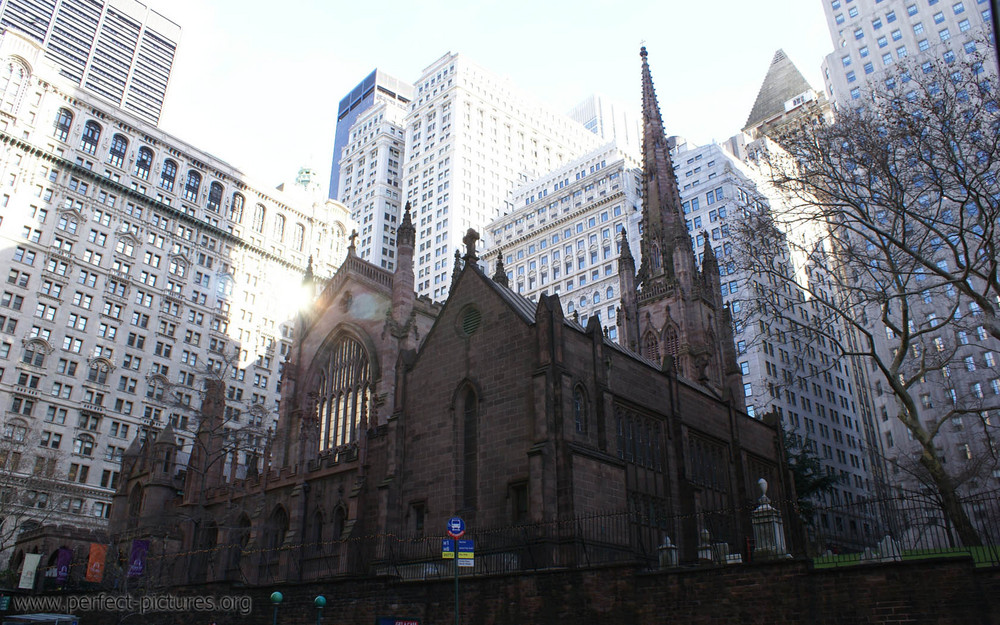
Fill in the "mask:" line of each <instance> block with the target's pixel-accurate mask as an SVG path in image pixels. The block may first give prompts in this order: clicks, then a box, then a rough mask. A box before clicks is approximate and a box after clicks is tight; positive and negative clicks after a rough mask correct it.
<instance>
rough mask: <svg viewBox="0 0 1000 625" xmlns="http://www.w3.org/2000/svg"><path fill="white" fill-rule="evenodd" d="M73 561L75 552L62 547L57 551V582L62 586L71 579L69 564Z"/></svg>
mask: <svg viewBox="0 0 1000 625" xmlns="http://www.w3.org/2000/svg"><path fill="white" fill-rule="evenodd" d="M72 561H73V550H72V549H66V548H65V547H60V548H59V550H58V551H56V581H57V582H59V583H60V584H61V583H63V582H65V581H66V580H67V579H69V563H70V562H72Z"/></svg>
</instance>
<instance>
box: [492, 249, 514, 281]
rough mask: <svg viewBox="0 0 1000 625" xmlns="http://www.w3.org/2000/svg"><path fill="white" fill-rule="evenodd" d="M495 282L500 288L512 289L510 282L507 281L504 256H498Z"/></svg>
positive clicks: (494, 275) (494, 276) (494, 274)
mask: <svg viewBox="0 0 1000 625" xmlns="http://www.w3.org/2000/svg"><path fill="white" fill-rule="evenodd" d="M493 281H494V282H496V283H497V284H499V285H500V286H505V287H508V288H510V281H509V280H508V279H507V269H506V268H505V267H504V266H503V256H497V268H496V271H495V272H494V273H493Z"/></svg>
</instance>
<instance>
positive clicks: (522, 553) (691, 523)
mask: <svg viewBox="0 0 1000 625" xmlns="http://www.w3.org/2000/svg"><path fill="white" fill-rule="evenodd" d="M772 503H773V505H774V507H775V508H778V509H780V510H798V508H797V506H794V505H792V504H791V503H790V502H789V505H787V506H785V505H780V504H779V503H778V502H772ZM963 506H964V507H965V509H966V510H967V512H968V514H969V516H970V519H972V521H973V523H974V525H975V527H976V530H977V532H978V534H979V537H980V542H981V543H982V544H981V545H977V546H967V545H962V544H961V542H960V541H959V540H958V537H957V535H956V533H955V531H954V529H953V528H952V527H950V525H949V523H948V522H947V520H946V519H945V517H944V515H943V514H942V513H941V510H940V508H939V507H937V506H935V505H934V504H933V501H931V500H930V499H928V498H921V497H914V496H907V497H896V498H889V499H882V500H869V501H863V502H854V503H852V504H849V505H842V506H829V507H817V508H814V509H812V511H811V515H810V518H809V519H802V522H801V523H795V522H789V521H792V520H791V519H787V518H786V519H785V532H786V535H787V539H788V542H787V545H788V547H789V549H791V550H793V551H794V553H792V555H794V556H799V557H802V556H809V557H812V558H813V561H814V563H815V564H816V566H818V567H828V566H844V565H852V564H859V563H864V562H876V561H894V560H905V559H911V558H920V557H937V556H941V555H964V556H971V557H972V558H973V559H974V560H975V562H976V564H977V566H1000V492H994V493H986V494H982V495H977V496H976V497H970V498H968V499H966V500H965V501H964V502H963ZM752 510H753V508H752V507H750V506H748V507H744V508H739V509H728V510H717V511H711V512H702V513H698V514H693V515H687V516H674V517H669V516H662V515H651V514H643V513H641V512H637V511H634V510H633V511H628V512H609V513H604V514H592V515H585V516H579V517H576V518H572V519H567V520H561V521H551V522H546V523H534V524H521V525H513V526H501V527H492V528H478V529H477V528H472V529H470V530H469V532H468V534H467V536H466V538H471V539H473V540H474V543H475V550H474V554H475V557H474V566H472V567H467V568H463V569H462V570H461V573H462V574H463V575H492V574H503V573H518V572H529V571H540V570H546V569H554V568H587V567H594V566H604V565H610V564H632V565H636V566H639V567H642V568H647V569H653V568H658V567H663V566H697V565H702V564H706V563H712V564H720V563H735V562H752V561H753V560H754V559H755V549H754V538H753V529H752V524H751V521H750V519H751V512H752ZM793 514H795V513H793ZM795 527H802V528H804V531H803V534H804V536H801V537H794V536H792V535H791V533H792V532H793V531H795V530H794V529H793V528H795ZM445 539H446V537H445V536H443V535H440V536H401V535H394V534H378V535H371V536H363V537H356V538H350V539H347V540H334V541H329V542H322V543H307V544H296V545H289V544H285V545H283V546H281V547H279V548H276V549H260V548H256V547H254V546H253V545H248V546H245V547H241V546H239V545H215V546H212V547H210V548H206V549H198V550H192V551H182V552H179V553H178V552H177V547H176V543H174V544H173V545H172V544H171V543H170V540H171V538H170V537H169V536H163V537H160V538H157V537H155V536H153V537H150V540H151V545H150V550H149V557H148V560H147V562H146V566H145V570H144V572H143V574H142V575H141V576H136V577H131V578H130V577H127V576H126V575H125V571H126V570H127V568H128V567H127V563H125V562H112V561H109V562H108V563H107V566H106V568H105V578H104V579H103V580H102V581H101V582H100V583H99V584H91V583H87V582H84V581H83V580H84V575H85V569H86V561H85V560H83V559H80V560H79V561H74V563H73V565H72V567H71V570H70V576H69V580H67V581H65V582H61V583H59V584H58V585H60V586H61V587H64V588H67V589H81V590H86V589H95V590H96V589H116V590H124V589H126V588H127V589H156V588H163V587H168V586H173V585H182V584H198V583H206V582H220V581H225V582H233V583H240V584H246V585H260V584H273V583H276V582H283V581H308V580H317V579H328V578H336V577H355V578H358V577H385V576H389V577H394V578H398V579H401V580H417V579H436V578H445V577H450V576H451V575H453V571H454V569H453V568H452V567H453V562H452V561H451V560H446V559H443V558H442V541H443V540H445ZM668 540H669V541H670V543H669V545H672V546H666V547H665V545H667V544H668V543H667V541H668ZM123 547H124V546H123ZM124 551H125V549H124V548H123V549H119V550H118V553H124ZM111 553H115V550H114V549H112V550H110V551H109V554H111ZM46 585H47V586H49V587H54V586H56V585H57V584H56V582H55V579H50V580H48V582H47V584H46Z"/></svg>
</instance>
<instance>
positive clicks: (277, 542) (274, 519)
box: [264, 506, 288, 556]
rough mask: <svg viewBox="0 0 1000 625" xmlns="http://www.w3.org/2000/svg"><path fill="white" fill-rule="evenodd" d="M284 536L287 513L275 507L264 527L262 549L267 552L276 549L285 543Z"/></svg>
mask: <svg viewBox="0 0 1000 625" xmlns="http://www.w3.org/2000/svg"><path fill="white" fill-rule="evenodd" d="M286 534H288V513H287V512H285V509H284V508H283V507H281V506H277V507H276V508H275V509H274V511H273V512H272V513H271V516H270V517H268V519H267V524H266V525H265V527H264V548H265V549H268V550H273V549H278V548H279V547H281V545H283V544H284V543H285V535H286ZM271 555H272V556H274V555H277V554H271Z"/></svg>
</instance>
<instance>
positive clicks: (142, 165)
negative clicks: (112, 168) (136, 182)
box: [132, 146, 153, 180]
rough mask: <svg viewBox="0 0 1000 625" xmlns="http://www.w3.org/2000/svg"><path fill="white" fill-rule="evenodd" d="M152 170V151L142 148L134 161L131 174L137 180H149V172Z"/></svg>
mask: <svg viewBox="0 0 1000 625" xmlns="http://www.w3.org/2000/svg"><path fill="white" fill-rule="evenodd" d="M152 168H153V151H152V150H150V149H149V148H147V147H145V146H143V147H141V148H139V156H137V157H136V159H135V169H134V170H133V171H132V173H134V174H135V176H136V177H137V178H141V179H143V180H149V170H150V169H152Z"/></svg>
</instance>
